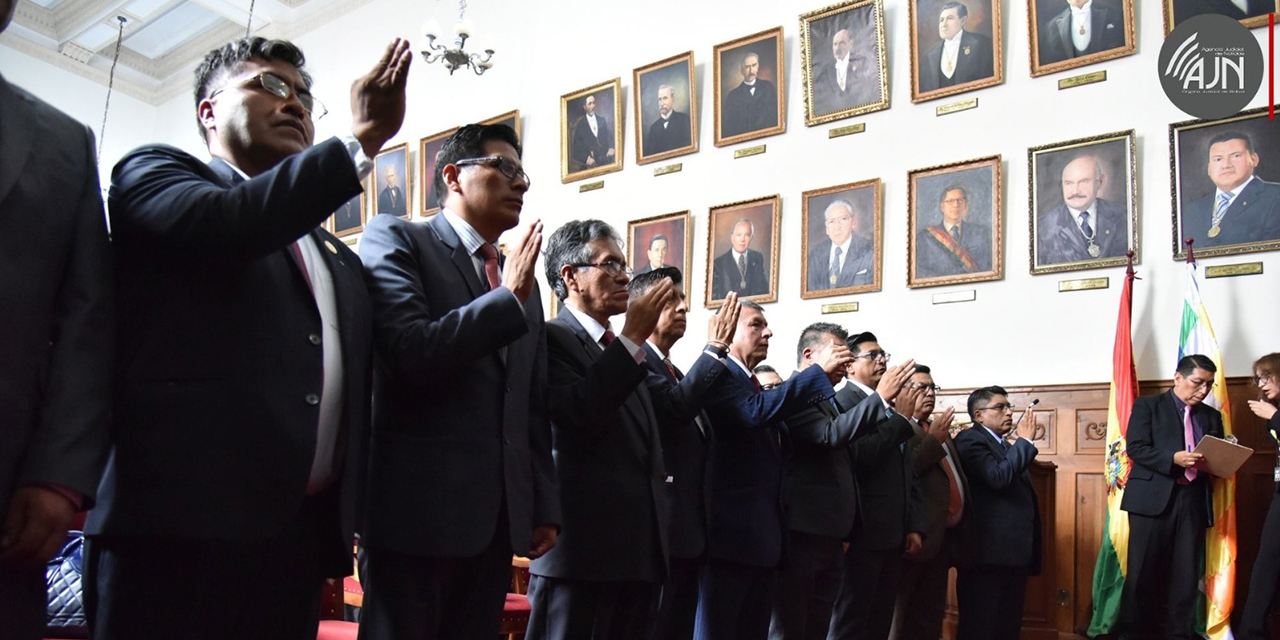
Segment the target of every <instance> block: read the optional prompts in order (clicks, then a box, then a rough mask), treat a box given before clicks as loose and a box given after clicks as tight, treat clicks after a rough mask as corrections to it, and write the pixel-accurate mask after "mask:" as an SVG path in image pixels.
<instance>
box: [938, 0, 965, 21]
mask: <svg viewBox="0 0 1280 640" xmlns="http://www.w3.org/2000/svg"><path fill="white" fill-rule="evenodd" d="M947 9H956V10H957V11H956V15H957V16H959V17H961V18H968V17H969V7H966V6H964V3H963V2H948V3H946V4H944V5H942V8H941V9H939V10H938V15H942V14H944V13H946V12H947Z"/></svg>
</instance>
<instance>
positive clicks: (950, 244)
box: [925, 225, 978, 271]
mask: <svg viewBox="0 0 1280 640" xmlns="http://www.w3.org/2000/svg"><path fill="white" fill-rule="evenodd" d="M925 231H928V232H929V235H931V236H933V239H934V240H937V241H938V243H939V244H941V245H942V246H944V247H946V248H947V250H948V251H950V252H951V253H952V254H953V255H954V256H955V257H956V258H957V259H959V260H960V263H961V264H963V265H964V268H965V269H967V270H969V271H973V270H974V269H977V268H978V263H976V262H974V261H973V257H972V256H970V255H969V252H968V251H966V250H965V248H964V247H962V246H960V243H959V242H956V239H955V236H953V235H951V234H950V233H947V230H946V229H943V228H942V227H939V226H938V225H933V226H931V227H929V228H927V229H925Z"/></svg>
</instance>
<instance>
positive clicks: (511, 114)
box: [480, 109, 524, 146]
mask: <svg viewBox="0 0 1280 640" xmlns="http://www.w3.org/2000/svg"><path fill="white" fill-rule="evenodd" d="M480 124H505V125H507V126H508V127H511V128H512V129H513V130H515V132H516V139H518V140H520V144H521V145H522V146H523V144H524V137H523V136H521V135H520V110H519V109H515V110H513V111H508V112H506V113H501V114H498V115H496V116H494V117H492V118H489V119H488V120H481V121H480Z"/></svg>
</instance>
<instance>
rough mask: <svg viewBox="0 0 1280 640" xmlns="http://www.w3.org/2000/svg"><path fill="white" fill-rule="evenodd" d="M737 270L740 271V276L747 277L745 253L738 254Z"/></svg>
mask: <svg viewBox="0 0 1280 640" xmlns="http://www.w3.org/2000/svg"><path fill="white" fill-rule="evenodd" d="M738 271H740V272H742V278H743V279H744V280H745V279H746V278H747V256H746V254H743V255H740V256H738Z"/></svg>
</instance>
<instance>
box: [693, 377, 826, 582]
mask: <svg viewBox="0 0 1280 640" xmlns="http://www.w3.org/2000/svg"><path fill="white" fill-rule="evenodd" d="M727 368H728V370H729V373H728V375H723V376H721V377H720V379H719V380H718V381H717V382H716V384H715V385H713V386H712V388H711V390H710V391H709V392H708V393H707V405H706V411H707V415H709V416H711V423H712V424H714V425H715V426H716V439H715V443H714V445H713V446H712V448H711V463H710V466H709V469H708V473H710V475H711V521H710V523H709V524H708V531H707V544H708V545H709V547H710V548H709V553H710V556H711V557H712V558H716V559H720V560H729V561H732V562H736V563H740V564H746V565H751V566H755V567H766V568H773V567H777V566H778V564H779V563H780V562H781V561H782V559H783V548H784V546H785V545H784V544H783V543H784V541H785V537H786V528H787V521H786V516H785V515H784V507H783V502H782V500H783V491H782V477H783V466H782V465H783V460H785V459H786V457H787V455H788V454H789V452H790V446H791V445H790V438H789V437H788V435H787V426H786V424H784V423H783V421H782V419H783V417H784V416H787V415H790V414H793V413H796V412H797V411H799V410H801V409H803V408H805V407H808V406H810V405H813V404H817V403H820V402H826V400H827V398H829V397H831V381H830V380H828V379H827V375H826V373H824V372H823V371H822V368H821V367H818V366H811V367H809V368H808V369H805V370H804V371H803V372H801V373H800V374H798V375H795V376H792V377H791V379H790V380H787V381H786V382H784V383H782V385H781V386H779V387H777V388H775V389H770V390H769V391H756V389H755V387H754V386H753V385H752V383H751V377H750V376H748V375H747V373H746V372H745V371H743V370H742V367H739V366H738V365H737V364H735V363H730V364H729V365H728V366H727Z"/></svg>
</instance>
